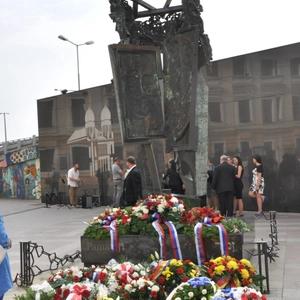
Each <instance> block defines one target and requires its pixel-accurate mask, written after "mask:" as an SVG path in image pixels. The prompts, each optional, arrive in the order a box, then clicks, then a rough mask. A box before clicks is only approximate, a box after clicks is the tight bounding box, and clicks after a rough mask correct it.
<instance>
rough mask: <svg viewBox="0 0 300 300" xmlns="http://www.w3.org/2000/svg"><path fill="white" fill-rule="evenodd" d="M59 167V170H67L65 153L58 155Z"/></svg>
mask: <svg viewBox="0 0 300 300" xmlns="http://www.w3.org/2000/svg"><path fill="white" fill-rule="evenodd" d="M59 169H60V170H61V171H67V170H68V157H67V155H61V156H60V157H59Z"/></svg>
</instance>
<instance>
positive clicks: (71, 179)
mask: <svg viewBox="0 0 300 300" xmlns="http://www.w3.org/2000/svg"><path fill="white" fill-rule="evenodd" d="M79 182H81V179H80V177H79V164H75V165H74V167H73V168H71V169H70V170H69V171H68V186H69V187H70V204H71V207H72V206H73V207H76V206H77V198H78V184H79Z"/></svg>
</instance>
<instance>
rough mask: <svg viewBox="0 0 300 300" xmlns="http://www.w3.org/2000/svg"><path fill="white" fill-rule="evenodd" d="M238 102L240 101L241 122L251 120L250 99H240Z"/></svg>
mask: <svg viewBox="0 0 300 300" xmlns="http://www.w3.org/2000/svg"><path fill="white" fill-rule="evenodd" d="M238 103H239V119H240V123H248V122H251V115H250V103H249V100H240V101H239V102H238Z"/></svg>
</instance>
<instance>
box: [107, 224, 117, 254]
mask: <svg viewBox="0 0 300 300" xmlns="http://www.w3.org/2000/svg"><path fill="white" fill-rule="evenodd" d="M103 228H105V229H106V230H108V231H109V232H110V248H111V250H113V251H116V252H119V236H118V230H117V223H116V220H113V221H112V222H111V223H110V224H109V225H104V226H103Z"/></svg>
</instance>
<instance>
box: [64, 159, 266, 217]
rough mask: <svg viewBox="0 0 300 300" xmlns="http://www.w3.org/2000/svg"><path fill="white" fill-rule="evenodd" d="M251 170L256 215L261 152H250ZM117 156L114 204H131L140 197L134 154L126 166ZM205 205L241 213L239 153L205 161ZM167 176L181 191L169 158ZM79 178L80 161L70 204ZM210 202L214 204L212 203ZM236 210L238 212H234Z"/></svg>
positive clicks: (259, 199) (261, 193)
mask: <svg viewBox="0 0 300 300" xmlns="http://www.w3.org/2000/svg"><path fill="white" fill-rule="evenodd" d="M252 161H253V165H254V167H253V170H252V174H253V176H252V183H251V185H250V188H249V192H248V194H249V196H250V197H253V198H255V199H256V201H257V213H256V214H255V216H254V217H255V218H259V217H260V216H261V215H262V214H263V210H262V206H263V203H264V202H265V201H267V200H268V198H267V197H266V196H264V186H265V183H264V177H263V165H262V159H261V157H260V155H258V154H255V155H253V156H252ZM120 163H121V160H120V158H119V157H115V158H114V163H113V165H112V168H111V169H112V177H113V186H114V191H113V203H112V205H113V207H125V206H133V205H135V204H136V202H137V200H138V199H142V178H141V174H140V171H139V169H138V168H137V166H136V161H135V158H134V157H133V156H129V157H127V159H126V167H127V168H126V169H124V170H122V169H121V167H120ZM207 168H208V170H207V198H206V201H207V203H206V204H207V206H209V207H211V206H214V208H215V209H216V210H219V211H220V213H221V215H223V216H227V217H233V216H237V217H243V215H244V205H243V199H242V198H243V197H242V194H243V188H244V184H243V181H242V177H243V175H244V167H243V163H242V160H241V158H240V157H239V156H234V157H233V159H232V158H231V157H230V156H227V155H222V156H221V157H220V164H219V165H217V166H216V167H214V166H213V165H212V164H211V163H210V162H209V161H208V165H207ZM167 178H169V182H168V187H169V189H171V192H172V193H174V194H184V193H185V185H184V183H183V181H182V179H181V177H180V175H179V173H178V172H177V170H176V162H175V161H174V160H173V159H171V160H170V161H169V168H168V169H167V171H166V173H165V174H164V176H163V180H166V179H167ZM81 181H82V180H81V179H80V177H79V165H78V164H75V165H74V167H73V168H71V169H70V170H69V172H68V185H69V187H70V203H71V206H76V205H77V197H78V184H79V182H81ZM212 202H213V204H212ZM237 211H238V213H237Z"/></svg>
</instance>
